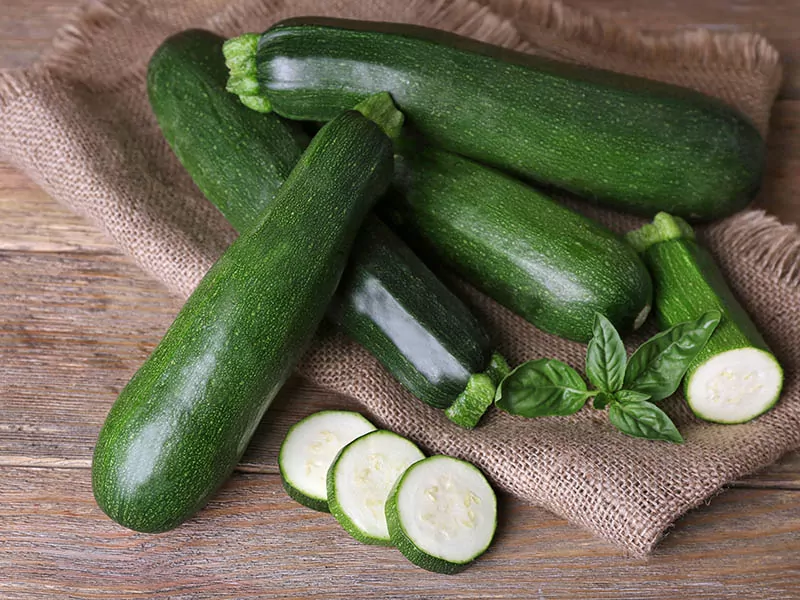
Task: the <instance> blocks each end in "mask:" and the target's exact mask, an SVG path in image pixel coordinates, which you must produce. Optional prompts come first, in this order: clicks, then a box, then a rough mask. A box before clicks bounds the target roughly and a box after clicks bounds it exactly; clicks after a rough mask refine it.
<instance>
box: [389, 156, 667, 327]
mask: <svg viewBox="0 0 800 600" xmlns="http://www.w3.org/2000/svg"><path fill="white" fill-rule="evenodd" d="M393 186H394V188H393V193H391V194H390V197H391V202H383V203H381V205H380V206H379V208H378V210H379V211H381V212H382V214H385V216H386V219H387V220H388V221H389V222H390V223H391V224H393V225H394V226H395V227H396V228H397V229H398V230H399V231H400V232H401V234H404V235H405V237H406V239H407V240H409V241H411V243H412V245H414V246H415V247H417V246H418V247H419V248H420V250H421V251H422V252H423V253H425V252H427V253H429V254H433V255H434V256H436V257H437V258H438V259H440V260H442V261H444V262H445V263H447V264H449V265H450V266H451V267H452V268H453V269H454V270H455V271H457V272H458V273H459V274H460V275H461V276H462V277H464V278H465V279H466V280H467V281H469V282H470V283H472V285H474V286H475V287H477V288H478V289H481V290H483V291H484V292H485V293H486V294H488V295H489V296H491V297H492V298H494V299H495V300H497V301H498V302H500V303H501V304H503V305H505V306H506V307H508V308H510V309H511V310H513V311H514V312H516V313H517V314H519V315H520V316H522V317H523V318H525V319H526V320H528V321H529V322H530V323H532V324H533V325H535V326H536V327H538V328H539V329H542V330H544V331H546V332H549V333H553V334H555V335H558V336H561V337H564V338H567V339H571V340H575V341H579V342H587V341H588V340H589V339H590V338H591V336H592V324H593V322H594V316H595V312H599V313H602V314H603V315H605V316H606V317H608V319H609V320H610V321H611V322H612V323H613V324H614V326H615V327H616V328H617V329H618V330H619V331H621V332H626V331H631V330H633V329H635V328H637V327H638V326H639V325H641V324H642V322H643V321H644V319H645V317H646V316H647V314H648V313H649V310H650V305H651V301H652V283H651V280H650V275H649V274H648V272H647V269H646V268H645V266H644V264H643V263H642V261H641V260H640V258H639V257H638V256H637V254H636V252H635V251H634V250H633V248H631V247H630V246H629V245H628V244H626V243H625V242H623V241H622V240H621V239H619V238H618V237H617V236H615V235H614V234H613V233H611V232H610V231H608V230H607V229H605V228H603V227H602V226H600V225H599V224H597V223H595V222H593V221H591V220H590V219H588V218H586V217H584V216H582V215H579V214H578V213H576V212H574V211H571V210H569V209H568V208H566V207H565V206H562V205H561V204H558V203H557V202H555V201H553V200H551V199H550V198H548V197H547V196H545V195H544V194H541V193H540V192H538V191H536V190H534V189H533V188H531V187H529V186H527V185H525V184H523V183H521V182H519V181H517V180H516V179H513V178H512V177H510V176H508V175H505V174H503V173H501V172H499V171H496V170H494V169H491V168H489V167H485V166H483V165H479V164H478V163H476V162H473V161H471V160H470V159H468V158H464V157H461V156H457V155H455V154H450V153H449V152H446V151H443V150H439V149H436V148H433V147H426V148H421V147H407V148H406V149H402V150H401V155H399V156H396V157H395V178H394V181H393Z"/></svg>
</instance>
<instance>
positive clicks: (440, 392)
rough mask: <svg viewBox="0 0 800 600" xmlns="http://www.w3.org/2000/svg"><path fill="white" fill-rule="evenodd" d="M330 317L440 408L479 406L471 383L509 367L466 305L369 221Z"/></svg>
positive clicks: (382, 228)
mask: <svg viewBox="0 0 800 600" xmlns="http://www.w3.org/2000/svg"><path fill="white" fill-rule="evenodd" d="M328 317H329V318H330V319H331V320H332V321H333V322H334V323H336V324H337V325H339V326H340V327H341V329H342V330H343V331H345V332H346V333H347V334H348V335H349V336H350V337H352V338H353V339H355V340H356V341H358V342H359V343H360V344H362V345H363V346H364V347H366V348H367V349H368V350H369V351H370V352H372V353H373V354H374V355H375V356H377V357H378V358H379V360H380V361H381V362H382V363H383V365H384V366H385V367H387V369H388V370H389V371H390V372H391V373H392V374H393V375H394V377H395V378H396V379H397V380H398V381H399V382H400V383H401V384H403V386H404V387H405V388H406V389H408V390H409V391H410V392H411V393H412V394H414V395H415V396H416V397H417V398H420V399H421V400H423V401H425V402H426V403H427V404H429V405H431V406H433V407H435V408H447V407H449V406H450V405H451V404H453V402H454V401H456V399H457V398H461V397H465V398H466V399H468V401H470V402H477V403H479V404H480V401H479V400H478V399H477V397H478V396H480V394H478V391H477V390H476V391H473V388H474V385H473V384H472V381H473V380H474V379H475V378H478V379H481V378H483V377H487V375H486V374H484V371H485V372H493V371H494V370H495V367H494V365H495V364H496V363H500V364H502V365H505V360H503V358H502V357H501V356H500V355H499V354H497V353H496V352H495V353H492V351H491V346H490V344H489V338H488V336H487V335H486V333H485V332H484V330H483V327H482V326H481V325H480V323H479V322H478V320H477V319H476V318H475V316H474V315H473V314H472V313H471V312H470V310H469V309H468V308H467V307H466V306H465V305H464V303H463V302H461V300H459V299H458V298H457V297H456V296H455V295H453V293H452V292H450V291H449V290H448V289H447V288H446V287H445V285H444V284H443V283H442V282H441V281H439V279H438V278H437V277H436V276H435V275H434V274H433V273H432V272H431V271H430V269H428V268H427V267H426V266H425V265H424V264H423V263H422V261H420V259H419V258H417V256H416V255H415V254H414V253H413V252H412V251H411V249H410V248H409V247H408V246H407V245H406V244H405V243H404V242H402V241H401V240H400V239H399V238H398V237H397V236H396V235H395V234H394V233H392V232H391V231H390V230H389V228H388V227H387V226H386V225H384V224H383V223H382V222H381V221H380V220H379V219H378V218H377V217H374V218H370V217H367V222H366V226H365V227H364V228H362V231H361V233H360V234H359V236H358V239H357V240H356V248H355V250H354V251H353V256H352V258H351V261H350V265H349V268H348V270H347V272H346V273H345V276H344V278H343V280H342V284H341V285H340V286H339V289H338V291H337V293H336V296H335V297H334V300H333V302H332V303H331V306H330V308H329V309H328ZM507 371H508V369H507V367H506V373H507ZM502 374H503V375H504V374H505V373H502ZM500 379H502V376H501V377H500ZM498 383H499V379H498V380H497V381H495V382H494V383H493V385H492V388H491V390H489V391H490V392H491V394H492V396H493V395H494V391H495V387H496V385H497V384H498ZM480 397H483V396H480ZM488 406H489V405H486V408H488ZM484 410H485V409H484ZM481 414H483V412H481Z"/></svg>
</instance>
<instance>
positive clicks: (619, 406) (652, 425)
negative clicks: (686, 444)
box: [608, 400, 683, 444]
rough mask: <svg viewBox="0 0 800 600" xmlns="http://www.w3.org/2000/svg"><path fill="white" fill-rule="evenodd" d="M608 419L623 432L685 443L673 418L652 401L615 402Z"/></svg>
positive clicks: (609, 411)
mask: <svg viewBox="0 0 800 600" xmlns="http://www.w3.org/2000/svg"><path fill="white" fill-rule="evenodd" d="M608 419H609V421H611V424H612V425H614V427H616V428H617V429H619V430H620V431H621V432H622V433H625V434H627V435H630V436H633V437H640V438H647V439H649V440H663V441H665V442H672V443H674V444H682V443H683V437H682V436H681V434H680V432H678V429H677V428H676V427H675V424H674V423H673V422H672V420H671V419H670V418H669V417H668V416H667V414H666V413H665V412H664V411H663V410H661V409H660V408H658V407H657V406H656V405H655V404H653V403H651V402H646V401H644V400H639V401H637V402H624V403H623V402H614V403H613V404H612V405H611V408H609V409H608Z"/></svg>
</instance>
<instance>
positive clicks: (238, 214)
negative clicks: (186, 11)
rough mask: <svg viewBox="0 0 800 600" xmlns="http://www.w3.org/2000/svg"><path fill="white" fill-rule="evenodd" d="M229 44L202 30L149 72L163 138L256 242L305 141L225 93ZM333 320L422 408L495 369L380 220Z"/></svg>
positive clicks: (175, 42)
mask: <svg viewBox="0 0 800 600" xmlns="http://www.w3.org/2000/svg"><path fill="white" fill-rule="evenodd" d="M223 41H224V40H223V38H221V37H219V36H217V35H215V34H213V33H210V32H207V31H201V30H189V31H183V32H180V33H178V34H176V35H174V36H172V37H171V38H169V39H167V40H166V41H165V42H164V43H163V44H162V45H161V47H160V48H159V49H158V50H157V51H156V53H155V54H154V55H153V58H152V59H151V60H150V65H149V68H148V87H149V95H150V103H151V105H152V107H153V112H154V113H155V115H156V117H157V119H158V122H159V125H160V126H161V129H162V131H163V132H164V136H165V137H166V138H167V140H168V141H169V143H170V146H172V148H173V150H174V151H175V153H176V155H177V156H178V158H179V159H180V161H181V163H182V164H183V165H184V166H185V167H186V169H187V171H189V173H190V174H191V176H192V178H193V179H194V181H195V182H196V183H197V184H198V186H199V187H200V189H201V190H202V191H203V192H204V193H205V195H206V197H207V198H208V199H209V200H210V201H211V202H212V203H213V204H214V205H215V206H217V208H219V210H220V212H222V214H223V215H224V216H225V218H226V219H228V221H229V222H230V223H231V224H232V225H233V226H234V228H236V230H237V231H240V232H241V231H247V230H248V229H250V228H251V227H252V226H253V225H254V224H255V223H256V221H257V219H258V217H259V215H260V214H261V212H262V211H263V210H264V208H266V207H267V205H268V204H269V203H270V201H271V200H272V197H273V196H274V195H275V192H276V191H277V189H278V187H280V185H281V184H282V183H283V182H284V181H285V180H286V177H287V176H288V174H289V172H290V170H291V168H292V167H293V166H294V164H295V163H296V162H297V160H298V159H299V157H300V154H301V153H302V148H303V147H304V145H305V143H307V141H306V140H304V139H303V138H302V137H300V136H298V134H297V133H296V132H295V131H293V130H292V129H290V128H291V127H292V125H293V124H292V123H289V122H288V121H284V120H283V119H281V118H280V117H278V116H276V115H275V114H259V113H256V112H254V111H252V110H250V109H248V108H246V107H245V106H244V105H242V103H241V102H240V101H239V100H238V98H237V97H236V96H234V95H233V94H230V93H228V92H226V91H225V83H226V78H227V74H228V70H227V68H226V67H225V62H224V60H223V55H222V43H223ZM328 316H329V318H330V319H331V320H332V321H333V322H335V323H336V324H337V325H338V326H339V327H340V328H341V329H342V331H344V332H345V333H346V334H347V335H348V336H349V337H351V338H352V339H354V340H355V341H357V342H358V343H360V344H361V345H363V346H364V347H365V348H367V350H369V351H370V352H371V353H372V354H374V355H375V356H376V357H377V358H378V359H379V360H380V361H381V363H382V364H383V365H384V366H385V367H386V368H387V369H388V370H389V371H390V372H391V373H392V375H393V376H394V377H395V378H396V379H397V380H398V381H400V383H402V384H403V385H404V386H405V387H406V388H407V389H408V390H409V391H410V392H411V393H412V394H413V395H414V396H416V397H417V398H420V399H421V400H423V401H424V402H427V403H428V404H430V405H431V406H434V407H437V408H447V407H448V406H450V404H452V402H453V401H454V400H455V398H456V397H457V396H458V395H459V394H461V393H462V392H463V391H464V389H465V387H466V386H467V382H468V381H469V377H470V375H472V374H475V373H480V372H482V371H483V370H484V369H485V368H486V367H487V365H488V364H489V359H490V355H491V349H490V344H489V339H488V336H487V334H486V333H485V331H484V330H483V328H482V327H481V325H480V323H479V322H478V321H477V319H476V318H475V317H474V316H473V315H472V313H471V312H470V311H469V309H468V308H467V307H466V306H465V305H464V303H463V302H461V301H460V300H459V299H458V298H457V297H456V296H455V295H454V294H453V293H452V292H451V291H450V290H448V289H447V288H446V287H445V286H444V285H443V284H442V283H441V282H440V281H439V280H438V278H436V276H435V275H434V274H433V273H431V271H430V269H428V268H427V267H426V266H425V265H424V264H423V263H422V261H421V260H420V259H419V258H418V257H417V256H416V255H415V254H414V253H413V252H412V251H411V249H410V248H409V247H408V246H407V245H406V244H405V243H404V242H402V241H401V240H400V239H399V238H398V237H397V236H396V235H395V234H393V233H392V232H391V231H390V230H389V229H388V228H387V227H386V225H384V224H383V223H382V222H381V221H380V220H379V219H378V218H377V217H375V216H373V215H371V216H368V217H367V219H366V220H365V222H364V225H363V227H362V229H361V231H360V233H359V235H358V237H357V238H356V242H355V243H354V245H353V252H352V253H351V256H350V259H349V263H348V268H347V270H346V271H345V275H344V277H343V279H342V282H341V284H340V286H339V289H338V292H337V293H336V295H335V296H334V298H333V300H332V301H331V304H330V308H329V311H328Z"/></svg>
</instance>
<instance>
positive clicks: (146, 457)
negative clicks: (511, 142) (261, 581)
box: [92, 95, 398, 532]
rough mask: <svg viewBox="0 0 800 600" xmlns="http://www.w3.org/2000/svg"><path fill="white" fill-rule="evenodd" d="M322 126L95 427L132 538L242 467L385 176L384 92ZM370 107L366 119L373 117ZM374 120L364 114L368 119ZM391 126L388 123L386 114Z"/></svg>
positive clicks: (111, 505)
mask: <svg viewBox="0 0 800 600" xmlns="http://www.w3.org/2000/svg"><path fill="white" fill-rule="evenodd" d="M373 100H375V99H372V98H370V99H369V100H367V101H366V102H365V105H364V106H362V107H360V109H361V110H363V111H364V112H365V113H366V114H367V115H371V116H372V118H376V119H378V120H379V121H380V124H377V123H376V122H374V121H373V120H371V118H367V116H365V115H363V114H361V113H360V112H357V111H355V110H351V111H347V112H345V113H343V114H342V115H340V116H339V117H337V118H335V119H333V120H332V121H330V122H329V123H328V124H327V125H326V126H325V127H323V128H322V130H320V132H319V133H318V134H317V136H316V137H315V138H314V140H313V141H312V142H311V144H310V146H309V147H308V149H307V150H306V151H305V153H304V154H303V155H302V156H301V157H300V160H299V162H298V163H297V165H296V166H295V167H294V169H293V170H292V172H291V173H290V174H289V177H288V178H287V179H286V182H285V183H284V184H283V185H282V186H281V187H280V189H279V190H278V192H277V194H276V195H275V197H274V199H273V200H272V202H271V203H270V205H269V208H268V209H267V210H265V211H264V212H263V213H262V217H261V219H260V221H259V222H258V224H257V225H256V226H255V227H254V228H252V229H250V230H248V231H247V232H245V233H244V234H242V235H241V236H240V237H239V238H238V239H237V240H236V241H235V242H234V243H233V244H232V245H231V246H230V248H229V249H228V250H227V251H226V252H225V253H224V254H223V255H222V257H220V259H219V260H218V261H217V262H216V263H215V264H214V266H213V267H212V268H211V269H210V270H209V272H208V273H207V274H206V276H205V277H204V278H203V280H202V281H201V282H200V284H199V285H198V287H197V289H196V290H195V291H194V292H193V293H192V295H191V296H190V298H189V299H188V300H187V302H186V304H185V305H184V306H183V308H182V309H181V311H180V312H179V313H178V316H177V317H176V319H175V321H174V322H173V323H172V325H171V326H170V328H169V330H168V331H167V333H166V334H165V335H164V338H163V339H162V340H161V342H160V343H159V345H158V346H157V347H156V349H155V350H154V351H153V353H152V354H151V355H150V357H149V358H148V359H147V361H145V363H144V364H143V365H142V367H141V368H140V369H139V370H138V371H137V372H136V374H135V375H134V376H133V378H132V379H131V380H130V382H129V383H128V384H127V385H126V386H125V388H124V389H123V390H122V392H121V393H120V395H119V397H118V398H117V401H116V402H115V403H114V405H113V406H112V408H111V411H110V412H109V414H108V417H107V418H106V421H105V423H104V425H103V427H102V429H101V431H100V435H99V438H98V441H97V445H96V447H95V451H94V460H93V464H92V487H93V490H94V495H95V498H96V500H97V503H98V504H99V505H100V508H102V509H103V511H104V512H105V513H106V514H107V515H108V516H110V517H111V518H112V519H114V520H115V521H117V522H118V523H120V524H121V525H124V526H126V527H128V528H130V529H134V530H136V531H142V532H159V531H165V530H168V529H172V528H174V527H176V526H178V525H179V524H180V523H182V522H183V521H185V520H186V519H187V518H189V517H191V516H192V515H193V514H194V513H195V512H196V511H198V510H199V509H201V508H202V507H203V506H204V505H205V504H206V502H207V501H208V499H209V497H210V496H211V494H213V493H214V491H215V490H216V489H217V488H218V487H219V486H220V485H221V484H222V482H223V481H225V479H226V478H227V477H228V475H229V474H230V472H231V471H232V470H233V468H234V466H235V465H236V463H237V462H238V461H239V458H240V457H241V455H242V453H243V452H244V450H245V448H246V447H247V444H248V442H249V441H250V437H251V436H252V435H253V432H254V431H255V429H256V426H257V425H258V423H259V421H260V420H261V417H262V416H263V415H264V412H265V411H266V409H267V407H268V406H269V404H270V402H271V401H272V399H273V398H274V397H275V395H276V394H277V393H278V390H279V389H280V388H281V386H282V385H283V383H284V381H285V380H286V378H287V377H288V376H289V374H290V373H291V371H292V369H293V368H294V366H295V364H296V363H297V361H298V360H299V359H300V357H301V356H302V354H303V353H304V351H305V350H306V348H307V347H308V344H309V343H310V341H311V339H312V337H313V334H314V331H315V330H316V328H317V325H318V324H319V322H320V320H321V319H322V317H323V315H324V312H325V309H326V308H327V306H328V303H329V302H330V299H331V297H332V296H333V293H334V291H335V289H336V286H337V285H338V283H339V279H340V277H341V274H342V271H343V270H344V266H345V262H346V259H347V255H348V253H349V251H350V248H351V246H352V244H353V240H354V239H355V237H356V233H357V232H358V229H359V227H360V226H361V223H362V221H363V219H364V217H365V216H366V214H367V213H368V212H369V211H370V210H371V208H372V206H373V204H374V203H375V201H376V200H377V199H378V197H379V196H380V195H381V194H382V193H383V192H384V191H385V189H386V186H387V185H388V183H389V180H390V179H391V175H392V162H393V159H392V140H391V139H390V138H389V137H387V134H386V133H384V130H383V128H382V127H384V126H385V127H387V129H389V126H387V123H391V122H392V121H393V120H394V117H396V116H397V114H398V113H396V111H395V113H392V112H391V111H390V110H388V106H387V105H386V104H384V105H383V106H381V105H380V104H381V103H386V102H388V103H389V104H390V102H391V101H390V100H388V96H386V95H383V96H381V97H379V98H377V99H376V100H377V103H378V106H377V107H376V106H375V101H373ZM375 108H377V109H380V110H373V109H375ZM376 114H377V115H379V116H377V117H376V116H375V115H376ZM387 117H388V118H387Z"/></svg>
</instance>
